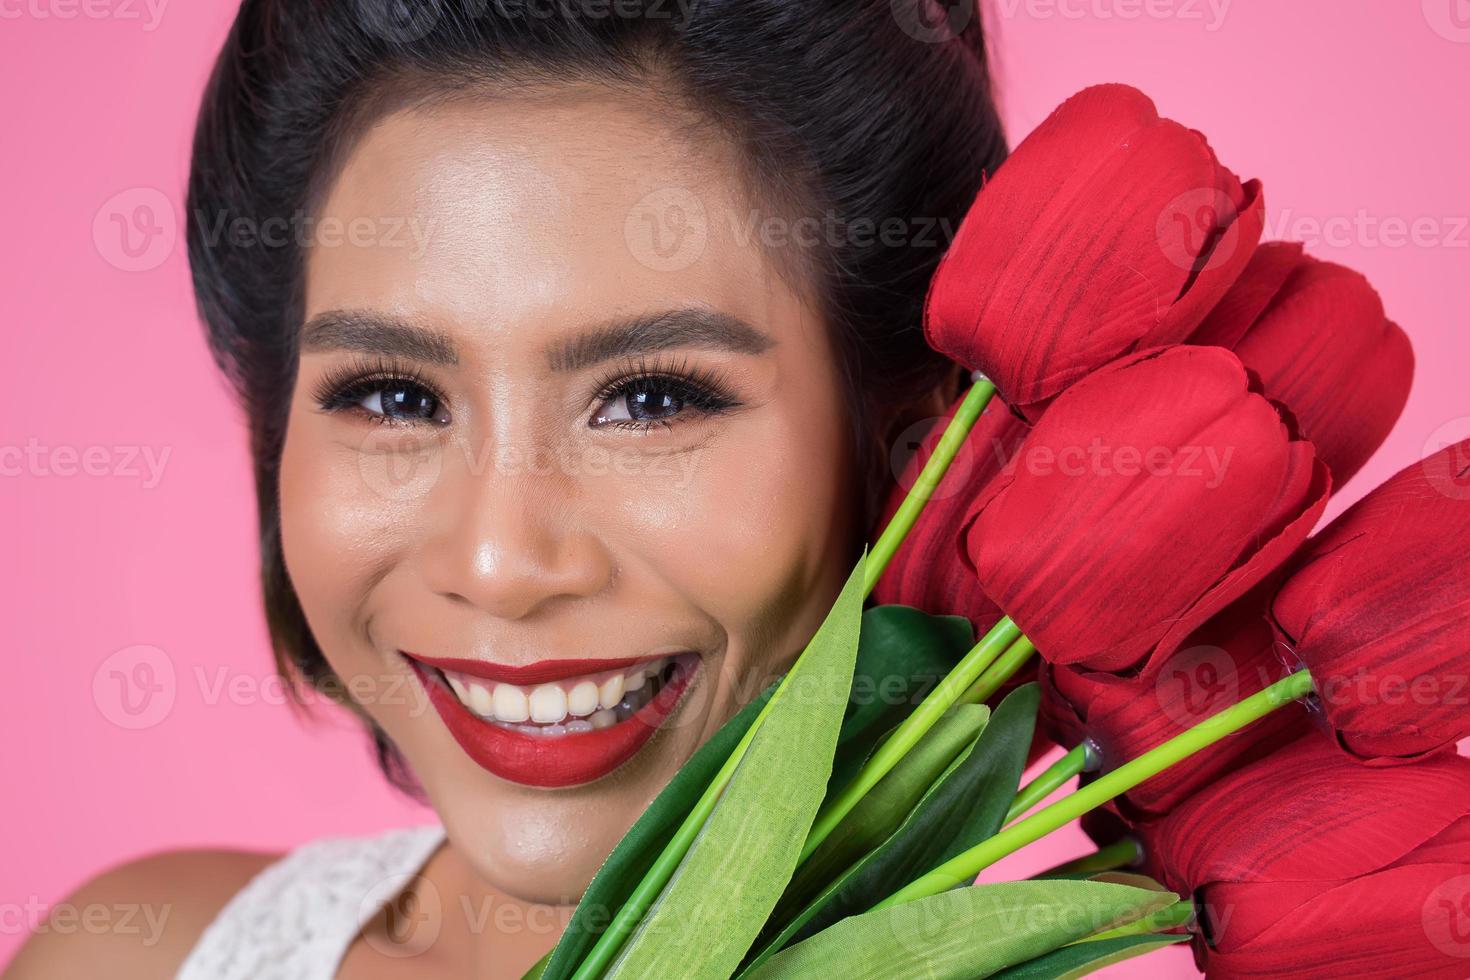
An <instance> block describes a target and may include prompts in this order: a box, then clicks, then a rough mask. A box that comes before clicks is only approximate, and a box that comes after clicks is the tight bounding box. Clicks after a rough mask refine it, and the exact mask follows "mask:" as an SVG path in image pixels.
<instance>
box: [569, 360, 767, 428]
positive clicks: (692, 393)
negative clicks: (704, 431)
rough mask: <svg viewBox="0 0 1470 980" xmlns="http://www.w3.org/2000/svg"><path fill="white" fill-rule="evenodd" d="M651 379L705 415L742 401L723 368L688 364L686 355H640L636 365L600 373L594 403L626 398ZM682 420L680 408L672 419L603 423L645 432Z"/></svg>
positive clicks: (671, 425)
mask: <svg viewBox="0 0 1470 980" xmlns="http://www.w3.org/2000/svg"><path fill="white" fill-rule="evenodd" d="M652 383H657V384H658V385H660V386H661V390H663V391H665V392H667V393H668V394H671V395H673V396H674V397H675V398H677V399H678V400H679V401H680V402H682V403H683V404H684V406H685V407H686V408H691V407H692V408H693V409H694V411H695V412H697V413H699V414H701V415H705V416H712V415H719V414H721V413H723V412H728V411H729V410H731V409H732V408H738V407H739V406H740V404H741V403H740V400H739V399H738V398H736V397H735V393H734V390H733V388H732V386H731V385H730V383H729V380H728V379H727V377H726V375H725V373H724V372H722V371H715V370H710V369H707V368H703V367H691V366H690V365H689V361H688V359H687V358H683V359H680V360H678V361H674V362H669V361H667V360H658V359H655V360H654V362H653V363H652V364H650V363H649V362H648V360H647V359H646V358H642V357H640V358H639V359H638V362H637V364H636V365H633V366H630V367H625V368H623V369H621V370H615V371H611V372H609V373H607V374H605V375H603V376H602V378H601V380H599V381H598V382H597V384H596V387H597V395H596V397H597V404H598V405H602V404H603V403H605V402H608V401H610V400H612V399H615V398H626V397H628V395H630V394H631V393H633V392H635V391H639V390H641V389H643V388H647V387H650V386H651V385H652ZM681 421H687V418H686V413H683V412H681V413H680V415H679V416H678V417H676V418H675V419H673V420H670V419H648V420H647V421H639V420H637V419H612V420H610V421H608V422H606V423H604V424H605V425H610V426H613V427H615V428H618V429H631V430H634V431H639V432H647V431H649V430H650V429H652V428H653V427H654V426H663V427H664V428H665V429H671V428H673V427H674V425H676V424H677V423H679V422H681Z"/></svg>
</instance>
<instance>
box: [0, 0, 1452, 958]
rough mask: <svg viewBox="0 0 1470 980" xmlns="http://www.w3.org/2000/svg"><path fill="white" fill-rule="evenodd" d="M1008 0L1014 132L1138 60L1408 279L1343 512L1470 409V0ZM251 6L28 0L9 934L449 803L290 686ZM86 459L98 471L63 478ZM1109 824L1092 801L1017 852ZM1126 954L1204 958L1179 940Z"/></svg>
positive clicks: (22, 114) (1286, 228)
mask: <svg viewBox="0 0 1470 980" xmlns="http://www.w3.org/2000/svg"><path fill="white" fill-rule="evenodd" d="M153 6H154V9H155V10H160V8H159V0H154V4H153ZM991 7H992V10H991V15H990V22H991V25H992V26H991V30H992V34H993V38H994V42H995V44H996V45H997V47H998V50H999V60H998V64H999V67H1000V86H1001V93H1002V96H1003V100H1004V107H1005V115H1006V119H1007V121H1008V125H1009V130H1010V133H1011V138H1012V143H1013V144H1014V142H1015V141H1016V140H1017V139H1019V137H1021V136H1023V135H1024V134H1025V133H1026V132H1028V131H1029V130H1030V129H1031V128H1032V127H1034V126H1035V125H1036V124H1037V123H1038V122H1039V121H1040V120H1041V119H1042V118H1043V117H1044V116H1045V115H1046V113H1047V112H1048V111H1050V109H1051V108H1053V107H1054V106H1055V105H1056V104H1057V103H1058V102H1059V101H1061V100H1062V99H1063V98H1065V97H1066V96H1067V95H1069V94H1071V93H1072V92H1074V91H1075V90H1077V89H1079V88H1081V87H1083V86H1085V85H1088V84H1091V83H1094V82H1100V81H1110V80H1116V81H1124V82H1128V83H1131V84H1134V85H1137V86H1139V87H1140V88H1142V89H1143V90H1144V91H1146V92H1148V93H1149V94H1151V95H1152V96H1153V97H1154V98H1155V100H1156V101H1157V102H1158V104H1159V107H1160V109H1161V111H1162V112H1163V113H1164V114H1166V115H1169V116H1172V117H1174V118H1177V119H1179V120H1181V121H1183V122H1185V123H1187V124H1189V125H1192V126H1195V127H1197V128H1199V129H1201V130H1203V131H1204V132H1205V133H1207V134H1208V136H1209V138H1210V140H1211V142H1212V144H1213V145H1214V146H1215V148H1216V150H1217V151H1218V153H1219V154H1220V157H1221V159H1222V160H1224V161H1225V162H1226V163H1227V164H1228V165H1230V166H1231V167H1232V168H1234V169H1235V170H1236V171H1237V172H1239V173H1241V174H1242V175H1243V176H1257V177H1260V178H1262V180H1263V181H1264V183H1265V188H1266V201H1267V206H1268V209H1269V223H1268V231H1267V233H1268V236H1269V237H1278V238H1298V239H1301V240H1304V241H1306V242H1307V243H1308V246H1309V250H1310V251H1311V252H1313V253H1314V254H1316V255H1318V256H1320V257H1322V258H1327V259H1331V260H1334V261H1337V262H1342V263H1345V264H1347V265H1350V266H1352V267H1354V268H1357V269H1359V270H1361V271H1363V272H1364V273H1366V274H1367V275H1368V277H1369V278H1370V279H1371V280H1372V281H1373V282H1374V283H1375V284H1376V285H1377V287H1378V289H1379V290H1380V291H1381V292H1382V294H1383V297H1384V301H1385V303H1386V305H1387V308H1388V311H1389V315H1390V316H1391V317H1393V318H1394V319H1396V320H1397V321H1398V322H1399V323H1401V324H1402V325H1403V326H1404V328H1405V329H1406V330H1407V331H1408V333H1409V335H1410V336H1411V337H1412V339H1413V341H1414V344H1415V347H1416V349H1417V351H1418V353H1419V357H1420V364H1419V371H1418V378H1417V382H1416V385H1415V388H1414V393H1413V396H1412V398H1411V400H1410V403H1409V407H1408V410H1407V412H1406V413H1405V416H1404V418H1403V419H1402V421H1401V422H1400V423H1399V425H1398V427H1397V429H1395V431H1394V433H1393V435H1392V437H1391V438H1390V439H1389V441H1388V443H1387V445H1386V446H1385V447H1384V448H1383V449H1382V451H1381V452H1380V453H1379V455H1378V456H1377V457H1376V459H1375V461H1374V462H1373V463H1372V464H1370V465H1369V466H1368V467H1367V469H1366V470H1365V471H1364V472H1363V473H1362V474H1361V475H1360V476H1359V477H1358V478H1357V479H1355V480H1354V481H1353V482H1352V483H1351V484H1350V485H1349V486H1348V487H1347V488H1346V490H1345V491H1344V493H1343V494H1342V496H1341V498H1340V499H1339V500H1338V503H1337V506H1336V507H1335V508H1334V513H1335V512H1336V510H1337V509H1340V507H1341V506H1342V504H1344V503H1345V502H1347V501H1348V500H1350V499H1352V498H1355V497H1357V496H1360V495H1361V494H1362V493H1363V492H1365V491H1366V490H1367V489H1368V488H1370V487H1371V486H1373V485H1375V484H1376V483H1378V482H1379V481H1380V480H1382V479H1383V478H1385V477H1387V476H1388V475H1389V474H1390V473H1392V472H1393V471H1394V470H1396V469H1398V468H1399V467H1401V466H1403V465H1405V464H1407V463H1409V462H1411V461H1413V460H1415V459H1417V458H1419V457H1420V456H1421V455H1423V454H1424V453H1425V452H1426V451H1428V450H1432V449H1435V448H1438V447H1439V446H1440V445H1442V444H1443V443H1444V441H1445V440H1446V438H1462V437H1464V436H1465V435H1467V434H1470V417H1467V416H1470V395H1467V392H1466V389H1465V384H1464V380H1463V370H1464V368H1463V365H1464V364H1465V363H1466V362H1467V361H1470V332H1467V331H1466V329H1465V317H1466V312H1467V310H1470V229H1467V227H1466V224H1467V215H1470V184H1467V181H1466V179H1465V177H1466V171H1465V161H1466V159H1467V158H1470V121H1467V117H1466V114H1465V111H1464V105H1463V96H1464V93H1465V92H1467V91H1470V2H1466V0H1425V2H1424V3H1423V5H1422V7H1421V4H1420V2H1419V0H1354V2H1350V3H1345V2H1342V0H1312V2H1306V0H1297V2H1294V3H1290V4H1284V3H1268V2H1265V0H1249V2H1248V0H1234V2H1230V0H1213V5H1212V4H1211V3H1210V0H1029V2H1028V0H991ZM232 12H233V4H230V3H223V2H218V0H215V2H199V0H189V2H173V3H164V5H163V6H162V8H161V10H160V15H159V16H158V17H157V18H156V20H155V19H154V17H153V15H152V14H151V13H150V12H149V8H148V6H147V5H146V4H144V3H142V2H138V3H130V4H123V3H120V2H100V0H99V2H95V3H91V4H88V5H86V6H83V5H81V4H79V3H76V2H73V0H25V2H24V3H22V2H19V0H13V2H6V3H4V4H3V5H0V19H3V23H0V81H3V89H4V91H5V92H6V93H7V97H6V99H5V100H4V103H3V104H0V133H3V134H4V136H3V142H4V153H3V158H4V160H5V163H4V168H5V170H4V177H5V179H4V181H3V184H0V200H3V211H0V213H3V215H4V217H5V219H6V221H7V224H8V226H9V228H10V233H9V234H7V235H5V236H4V239H3V242H0V249H3V252H4V261H3V268H4V269H5V271H6V282H5V286H4V290H3V294H0V295H3V300H0V302H3V304H4V316H3V320H0V323H3V331H4V334H3V336H4V363H6V364H9V365H12V367H18V368H20V370H19V371H13V372H12V376H11V377H10V378H8V379H7V384H8V397H7V398H6V404H7V410H6V411H5V412H4V413H0V447H16V446H19V447H23V448H25V447H27V446H29V447H31V448H30V450H28V452H29V453H30V456H29V457H28V460H27V461H26V462H25V463H24V464H23V467H22V469H23V472H22V474H21V475H20V476H16V475H15V459H14V454H13V453H11V455H10V457H8V458H7V459H6V462H7V464H8V468H7V470H6V472H5V475H4V476H3V477H0V494H3V495H4V500H3V511H0V512H3V513H4V515H5V517H4V521H5V531H4V540H5V542H6V547H5V552H6V553H8V554H11V555H12V556H13V557H12V558H11V559H10V560H9V561H6V562H5V563H4V567H3V570H0V575H3V577H4V581H3V583H0V595H3V596H4V599H3V602H4V606H5V612H4V615H3V622H4V623H5V624H6V633H7V635H6V644H5V645H6V648H7V649H8V650H10V651H11V652H10V653H9V654H7V658H6V659H7V661H8V663H9V667H10V669H11V671H12V674H13V676H12V681H11V682H10V683H8V684H7V685H6V691H7V694H6V696H5V698H4V702H5V703H4V706H3V709H0V741H3V744H4V746H5V750H4V755H3V758H4V763H3V766H4V771H3V778H4V785H5V786H6V790H7V792H6V799H7V805H6V806H5V808H4V816H3V821H4V834H3V840H4V842H5V843H4V845H3V853H0V961H3V960H4V959H7V958H8V956H9V953H10V952H11V951H12V950H13V949H14V948H15V946H16V945H17V944H18V943H19V941H20V939H21V938H22V937H23V934H24V927H25V925H26V924H27V923H29V922H31V921H33V920H34V918H35V916H36V915H37V914H38V913H37V911H36V910H37V908H38V907H39V906H40V905H41V904H43V903H46V902H52V901H55V900H57V899H59V898H60V897H62V895H63V894H64V893H65V892H66V891H67V890H69V889H70V888H72V887H74V886H75V885H76V884H78V883H79V882H80V881H81V880H83V879H84V878H86V877H87V876H89V875H91V874H94V873H95V872H97V871H99V870H101V869H102V868H103V867H105V866H107V865H110V864H112V863H114V862H117V861H119V860H122V859H125V858H129V857H132V856H136V855H140V854H143V853H146V852H149V851H152V850H155V849H158V848H171V847H180V846H232V847H246V848H274V849H280V848H285V847H289V846H291V845H293V844H296V843H298V842H300V841H303V840H305V839H307V838H310V837H313V836H317V835H321V834H327V833H342V832H348V833H356V832H367V831H372V830H375V829H378V828H382V827H387V826H390V825H395V824H404V823H421V822H425V821H427V820H429V819H432V815H431V814H428V813H426V812H424V811H423V810H421V809H419V808H416V807H415V806H413V805H410V804H409V803H407V802H405V801H404V800H402V799H400V798H398V797H397V796H395V795H394V794H393V793H392V792H390V791H389V789H388V788H387V787H386V786H385V784H384V783H383V781H382V780H381V779H380V778H379V776H378V774H377V772H376V771H375V769H374V768H373V766H372V763H371V761H370V759H369V755H368V753H367V751H366V750H365V747H364V741H363V739H362V737H361V736H360V735H359V734H358V732H357V731H356V729H355V728H354V727H353V726H352V725H351V724H350V723H349V722H348V721H346V720H345V719H344V718H341V717H338V716H336V715H334V714H327V713H319V714H320V717H319V719H318V720H317V721H315V722H313V723H309V724H307V723H303V722H302V721H300V720H298V718H297V717H296V716H294V715H293V714H292V712H291V711H289V710H288V709H287V708H286V707H284V706H282V704H281V699H280V697H279V693H280V692H279V689H278V688H272V687H271V686H270V677H271V668H270V658H269V654H268V648H267V645H266V637H265V632H264V628H263V625H262V621H261V615H260V612H259V609H258V605H257V602H258V600H257V595H258V591H257V585H256V579H255V573H254V568H255V561H256V555H255V547H254V542H253V540H252V538H253V533H254V531H253V516H252V515H253V508H252V504H251V489H250V477H249V471H248V468H247V456H246V450H245V442H244V429H243V426H242V424H241V422H240V420H239V418H238V416H237V414H236V412H235V410H234V408H233V407H232V405H231V404H230V402H229V400H228V398H227V396H226V392H225V388H224V386H223V384H222V382H221V381H220V380H219V379H218V377H217V376H216V374H215V373H214V371H213V369H212V367H211V364H210V362H209V360H208V357H207V354H206V352H205V348H204V344H203V341H202V338H201V332H200V329H199V327H198V324H197V322H196V318H195V315H194V311H193V306H192V301H191V297H190V292H189V286H188V275H187V267H186V262H185V257H184V254H183V248H182V240H181V235H180V237H179V239H178V240H177V241H175V240H174V238H175V235H178V234H179V224H180V222H179V218H178V217H177V216H178V215H179V214H180V213H181V211H182V207H181V197H182V188H183V186H184V182H185V175H186V172H187V164H188V148H189V140H190V128H191V123H192V120H193V116H194V112H195V107H196V103H197V99H198V95H199V91H200V89H201V86H202V83H203V80H204V78H205V73H206V70H207V68H208V65H209V63H210V60H211V58H212V56H213V53H214V52H215V51H216V49H217V47H218V45H219V43H220V42H221V40H222V39H223V37H224V34H225V32H226V29H227V27H228V25H229V22H230V19H231V16H232ZM89 14H91V15H89ZM119 195H120V196H119ZM140 206H147V207H151V208H152V217H153V221H152V222H149V221H147V220H146V219H147V218H148V212H146V211H140V210H139V208H140ZM115 215H120V216H122V218H123V220H124V221H125V222H134V221H135V220H136V222H137V223H136V224H134V225H133V233H134V238H133V241H134V242H135V243H137V242H139V239H138V237H137V234H138V232H137V227H138V226H139V225H145V226H146V225H156V226H157V227H158V228H161V229H162V233H161V234H158V235H154V236H153V237H152V238H151V239H149V240H148V242H147V247H146V248H143V249H142V250H141V252H140V254H136V255H129V254H128V252H127V251H125V250H124V249H123V248H122V240H121V238H120V236H119V233H118V227H117V225H116V223H115V222H116V220H117V219H116V218H115ZM1419 219H1423V220H1419ZM1416 221H1417V222H1418V223H1417V225H1416V224H1415V223H1416ZM1324 226H1325V228H1324ZM1410 226H1414V227H1417V228H1418V233H1417V235H1416V236H1414V238H1413V239H1411V238H1410V236H1408V235H1407V234H1406V233H1405V232H1406V230H1407V229H1408V228H1409V227H1410ZM134 251H137V250H136V249H135V250H134ZM139 266H141V267H143V268H136V267H139ZM89 450H90V455H89ZM73 452H74V453H75V454H76V455H75V457H73V456H71V455H69V454H71V453H73ZM145 452H149V453H152V454H153V459H154V460H155V461H158V460H160V459H162V461H163V466H162V471H161V478H160V479H154V478H152V477H151V476H150V474H149V470H148V468H147V458H148V457H147V456H145V455H142V454H143V453H145ZM163 453H167V454H168V455H167V457H162V454H163ZM32 459H34V460H36V461H34V462H33V461H31V460H32ZM79 461H80V462H81V463H86V467H85V470H86V471H89V472H90V475H89V473H88V472H76V473H74V474H73V475H64V473H65V472H66V471H67V470H68V469H69V468H71V469H78V468H79ZM57 471H60V472H57ZM11 542H14V544H13V545H12V544H11ZM140 646H141V647H143V648H144V649H142V650H141V651H140V650H138V649H136V648H138V647H140ZM148 648H152V649H148ZM140 664H141V665H142V669H147V668H149V667H151V668H152V669H153V671H154V672H153V678H152V680H151V682H150V686H155V687H158V689H159V690H158V692H157V693H156V696H155V697H154V698H153V700H151V701H149V702H147V703H146V707H145V710H144V712H143V714H141V715H130V714H128V712H127V707H128V706H127V705H125V704H123V703H122V702H121V701H120V700H119V696H118V692H119V690H120V688H118V687H117V686H116V684H115V683H114V679H113V674H112V671H113V670H119V669H120V670H122V671H123V673H124V674H125V675H127V676H130V677H132V678H134V679H135V680H138V681H147V680H148V678H147V677H146V675H145V674H143V673H139V672H138V671H139V669H140V667H139V665H140ZM15 672H18V674H19V676H18V677H17V676H14V673H15ZM94 679H95V680H96V681H97V683H96V685H95V686H94ZM221 682H224V683H223V684H222V683H221ZM134 696H135V697H136V696H137V695H136V694H135V695H134ZM139 725H141V726H142V727H136V726H139ZM1082 849H1083V842H1082V838H1081V835H1080V834H1079V833H1075V832H1071V831H1069V832H1065V833H1063V834H1059V835H1057V836H1056V838H1055V839H1054V840H1048V841H1046V842H1043V843H1042V844H1040V845H1038V846H1036V847H1035V848H1034V849H1033V850H1031V851H1030V852H1028V853H1027V854H1025V855H1023V856H1022V857H1020V858H1018V859H1014V860H1013V862H1011V863H1010V864H1009V865H1008V866H1007V868H1006V869H1003V870H1009V871H1022V872H1024V871H1025V870H1026V869H1027V868H1034V867H1038V866H1043V865H1046V864H1050V863H1053V862H1055V861H1057V860H1061V859H1065V858H1066V857H1069V856H1072V855H1074V854H1076V853H1080V851H1081V850H1082ZM1145 964H1146V965H1145ZM1112 972H1113V974H1114V975H1116V976H1123V975H1127V976H1145V975H1146V976H1156V977H1165V976H1171V977H1177V976H1193V975H1194V972H1193V968H1192V965H1191V964H1190V961H1189V958H1188V955H1187V954H1186V953H1184V952H1183V951H1181V950H1173V951H1168V952H1165V953H1162V954H1155V955H1153V956H1151V957H1149V958H1148V959H1147V960H1144V961H1140V962H1138V963H1135V964H1127V965H1124V966H1122V967H1117V968H1114V969H1113V971H1112Z"/></svg>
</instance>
